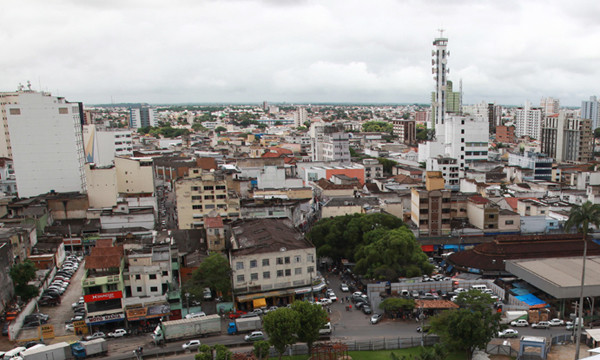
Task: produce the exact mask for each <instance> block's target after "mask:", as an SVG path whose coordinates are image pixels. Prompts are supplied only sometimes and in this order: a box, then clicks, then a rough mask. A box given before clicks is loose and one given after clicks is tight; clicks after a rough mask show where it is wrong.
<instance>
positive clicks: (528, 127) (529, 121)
mask: <svg viewBox="0 0 600 360" xmlns="http://www.w3.org/2000/svg"><path fill="white" fill-rule="evenodd" d="M543 118H544V110H543V109H541V108H534V107H531V104H530V103H529V101H527V102H526V103H525V107H522V108H518V109H517V110H516V111H515V123H516V129H515V135H516V136H517V137H518V138H519V137H521V136H529V137H532V138H534V139H540V138H541V133H542V119H543Z"/></svg>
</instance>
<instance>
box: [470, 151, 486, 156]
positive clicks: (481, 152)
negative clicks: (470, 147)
mask: <svg viewBox="0 0 600 360" xmlns="http://www.w3.org/2000/svg"><path fill="white" fill-rule="evenodd" d="M487 154H488V152H487V151H465V155H467V156H470V155H474V156H478V155H487Z"/></svg>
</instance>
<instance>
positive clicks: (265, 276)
mask: <svg viewBox="0 0 600 360" xmlns="http://www.w3.org/2000/svg"><path fill="white" fill-rule="evenodd" d="M270 278H271V272H270V271H265V272H263V279H270Z"/></svg>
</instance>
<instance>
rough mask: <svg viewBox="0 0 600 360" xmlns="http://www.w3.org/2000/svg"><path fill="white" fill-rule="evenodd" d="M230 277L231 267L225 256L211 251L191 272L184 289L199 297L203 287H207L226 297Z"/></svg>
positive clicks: (228, 290) (229, 288)
mask: <svg viewBox="0 0 600 360" xmlns="http://www.w3.org/2000/svg"><path fill="white" fill-rule="evenodd" d="M230 277H231V268H230V267H229V261H227V258H226V257H225V256H223V255H221V254H219V253H212V254H210V255H209V256H208V257H207V258H206V259H204V261H203V262H202V263H201V264H200V266H198V268H197V269H196V270H194V271H193V272H192V278H191V279H190V280H188V282H187V283H186V284H185V291H188V292H190V293H191V294H193V295H194V296H195V297H197V298H201V297H202V293H203V291H204V288H207V287H208V288H210V289H211V291H213V293H221V294H222V296H223V297H224V298H226V299H227V298H229V295H230V292H231V278H230Z"/></svg>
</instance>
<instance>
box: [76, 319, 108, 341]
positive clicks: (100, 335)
mask: <svg viewBox="0 0 600 360" xmlns="http://www.w3.org/2000/svg"><path fill="white" fill-rule="evenodd" d="M79 320H81V319H79ZM105 337H106V335H105V334H104V333H103V332H102V331H97V332H95V333H93V334H92V335H88V336H86V337H85V339H86V340H94V339H104V338H105Z"/></svg>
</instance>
